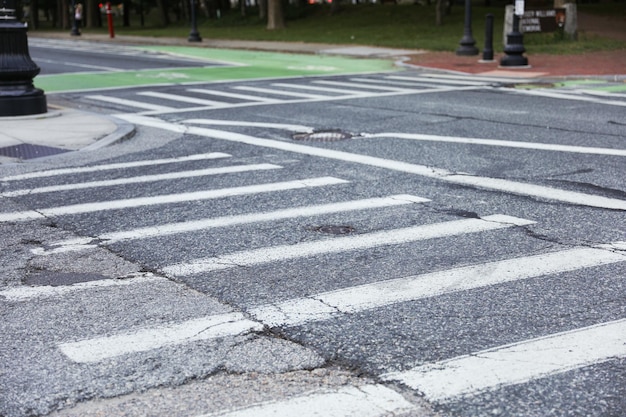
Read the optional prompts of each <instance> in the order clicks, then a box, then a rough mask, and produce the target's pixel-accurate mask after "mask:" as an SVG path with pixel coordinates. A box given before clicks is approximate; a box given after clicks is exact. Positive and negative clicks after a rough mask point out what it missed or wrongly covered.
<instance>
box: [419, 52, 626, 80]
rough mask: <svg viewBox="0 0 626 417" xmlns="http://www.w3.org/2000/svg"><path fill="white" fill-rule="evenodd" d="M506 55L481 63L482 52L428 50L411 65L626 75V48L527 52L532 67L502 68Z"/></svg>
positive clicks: (546, 73) (524, 72) (523, 74)
mask: <svg viewBox="0 0 626 417" xmlns="http://www.w3.org/2000/svg"><path fill="white" fill-rule="evenodd" d="M502 56H503V54H497V55H496V56H495V62H491V63H480V62H479V60H480V58H481V57H482V55H477V56H472V57H466V56H457V55H456V54H455V53H454V52H426V53H424V54H420V55H413V56H412V57H411V60H410V62H409V63H410V64H412V65H417V66H424V67H428V68H437V69H444V70H450V71H458V72H464V73H470V74H480V73H490V72H494V71H495V72H494V75H497V74H498V73H501V74H502V75H505V74H503V73H502V72H503V71H505V72H507V73H510V74H511V75H515V74H517V75H519V76H521V77H527V76H542V77H545V76H554V77H563V76H577V75H604V76H609V75H617V76H622V77H626V49H621V50H616V51H603V52H589V53H585V54H582V55H549V54H535V55H533V54H525V56H526V57H527V58H528V64H529V66H530V68H520V69H517V68H516V69H511V68H503V67H499V63H500V58H501V57H502Z"/></svg>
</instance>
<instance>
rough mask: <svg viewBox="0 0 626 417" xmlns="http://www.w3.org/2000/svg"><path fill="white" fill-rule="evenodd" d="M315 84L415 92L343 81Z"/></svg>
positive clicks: (320, 81)
mask: <svg viewBox="0 0 626 417" xmlns="http://www.w3.org/2000/svg"><path fill="white" fill-rule="evenodd" d="M313 83H315V84H324V85H336V86H338V87H352V88H361V89H365V90H368V89H370V90H382V91H393V92H402V93H405V92H415V90H410V89H407V88H395V87H389V86H384V87H383V86H376V85H363V84H357V83H349V82H344V81H327V80H316V81H313Z"/></svg>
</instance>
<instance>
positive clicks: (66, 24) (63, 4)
mask: <svg viewBox="0 0 626 417" xmlns="http://www.w3.org/2000/svg"><path fill="white" fill-rule="evenodd" d="M59 9H60V11H59V14H60V15H61V28H62V29H69V28H70V13H72V15H73V13H74V10H70V4H69V3H68V1H67V0H61V1H60V2H59Z"/></svg>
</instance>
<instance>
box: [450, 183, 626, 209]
mask: <svg viewBox="0 0 626 417" xmlns="http://www.w3.org/2000/svg"><path fill="white" fill-rule="evenodd" d="M444 180H445V181H447V182H451V183H454V184H461V185H471V186H475V187H477V188H485V189H488V190H498V191H504V192H507V193H511V194H517V195H527V196H531V197H538V198H541V199H544V200H555V201H562V202H565V203H571V204H576V205H582V206H590V207H601V208H608V209H612V210H626V201H625V200H619V199H616V198H609V197H602V196H599V195H593V194H584V193H578V192H575V191H567V190H561V189H558V188H552V187H544V186H542V185H534V184H527V183H521V182H515V181H509V180H503V179H499V178H485V177H474V176H471V175H450V176H447V177H445V178H444Z"/></svg>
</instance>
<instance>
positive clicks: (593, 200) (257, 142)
mask: <svg viewBox="0 0 626 417" xmlns="http://www.w3.org/2000/svg"><path fill="white" fill-rule="evenodd" d="M472 88H473V87H472ZM117 117H120V118H122V119H125V120H127V121H129V122H131V123H136V124H139V125H146V126H153V127H157V128H160V129H165V130H174V131H178V130H179V129H180V128H181V127H180V126H179V125H176V124H173V123H169V122H165V121H162V120H158V119H154V118H150V117H145V116H139V115H118V116H117ZM187 131H188V132H189V133H192V134H196V135H199V136H206V137H211V138H216V139H222V140H228V141H231V142H238V143H246V144H249V145H254V146H262V147H265V148H270V149H280V150H284V151H288V152H295V153H300V154H304V155H311V156H318V157H322V158H328V159H335V160H340V161H345V162H353V163H358V164H362V165H368V166H375V167H379V168H385V169H389V170H392V171H399V172H406V173H409V174H415V175H420V176H423V177H427V178H434V179H438V180H441V181H446V182H450V183H454V184H462V185H467V186H471V187H476V188H481V189H486V190H493V191H503V192H506V193H511V194H516V195H522V196H528V197H534V198H541V199H543V200H547V201H562V202H567V203H570V204H576V205H582V206H590V207H599V208H608V209H612V210H626V201H625V200H619V199H616V198H607V197H601V196H597V195H593V194H585V193H577V192H573V191H566V190H561V189H558V188H551V187H544V186H539V185H534V184H529V183H522V182H517V181H509V180H503V179H497V178H489V177H479V176H473V175H458V174H454V173H453V172H451V171H448V170H446V169H441V168H434V167H429V166H425V165H418V164H412V163H408V162H402V161H394V160H391V159H384V158H378V157H374V156H368V155H361V154H355V153H350V152H343V151H337V150H333V149H324V148H318V147H314V146H307V145H302V144H297V143H290V142H282V141H277V140H272V139H262V138H257V137H254V136H249V135H243V134H239V133H233V132H225V131H222V130H217V129H206V128H200V127H189V128H188V129H187Z"/></svg>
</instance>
